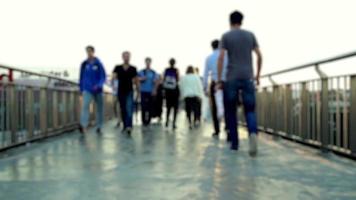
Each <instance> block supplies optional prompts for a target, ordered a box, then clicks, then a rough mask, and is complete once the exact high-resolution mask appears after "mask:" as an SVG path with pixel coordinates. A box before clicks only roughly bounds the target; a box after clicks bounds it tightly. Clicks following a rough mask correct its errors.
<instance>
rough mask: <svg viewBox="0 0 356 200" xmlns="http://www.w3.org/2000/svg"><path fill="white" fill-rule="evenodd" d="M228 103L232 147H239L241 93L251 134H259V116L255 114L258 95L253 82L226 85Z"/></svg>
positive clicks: (246, 81)
mask: <svg viewBox="0 0 356 200" xmlns="http://www.w3.org/2000/svg"><path fill="white" fill-rule="evenodd" d="M225 86H226V97H227V103H228V108H229V109H228V110H227V115H228V127H229V132H230V137H231V142H232V143H231V147H232V148H236V147H238V146H239V141H238V132H237V102H238V99H239V93H240V92H241V96H242V105H243V107H244V111H245V119H246V122H247V128H248V132H249V134H257V116H256V112H255V107H256V94H255V84H254V81H253V80H231V81H227V82H226V83H225Z"/></svg>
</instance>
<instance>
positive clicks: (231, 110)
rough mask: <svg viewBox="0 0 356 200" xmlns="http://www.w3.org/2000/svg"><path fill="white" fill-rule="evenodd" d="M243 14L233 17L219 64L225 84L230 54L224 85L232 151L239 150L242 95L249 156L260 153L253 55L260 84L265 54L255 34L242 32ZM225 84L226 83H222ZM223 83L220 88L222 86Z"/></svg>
mask: <svg viewBox="0 0 356 200" xmlns="http://www.w3.org/2000/svg"><path fill="white" fill-rule="evenodd" d="M242 20H243V15H242V13H240V12H238V11H235V12H233V13H232V14H231V15H230V24H231V30H230V31H229V32H227V33H225V34H224V35H223V37H222V39H221V46H220V56H219V61H218V80H219V83H220V82H221V74H222V70H223V63H224V57H225V52H227V54H228V58H229V61H228V67H227V77H226V82H225V83H224V84H225V85H224V90H225V93H226V95H225V97H226V102H227V104H228V105H227V107H228V109H226V115H225V116H226V117H227V118H228V119H227V121H228V123H227V125H228V129H229V133H230V139H231V149H232V150H238V148H239V142H238V133H237V101H238V97H239V94H240V93H241V96H242V100H243V106H244V111H245V119H246V122H247V127H248V131H249V136H250V137H249V141H250V142H249V144H250V150H249V153H250V155H251V156H255V155H256V154H257V117H256V112H255V107H256V95H255V82H254V73H253V62H252V52H255V53H256V55H257V75H256V79H255V80H256V84H257V85H259V83H260V73H261V66H262V55H261V52H260V49H259V47H258V44H257V40H256V38H255V36H254V34H253V33H251V32H249V31H246V30H243V29H241V24H242ZM221 84H222V83H221ZM221 84H220V87H221Z"/></svg>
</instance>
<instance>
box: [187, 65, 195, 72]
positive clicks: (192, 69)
mask: <svg viewBox="0 0 356 200" xmlns="http://www.w3.org/2000/svg"><path fill="white" fill-rule="evenodd" d="M186 73H187V74H194V73H195V70H194V67H193V66H188V68H187V72H186Z"/></svg>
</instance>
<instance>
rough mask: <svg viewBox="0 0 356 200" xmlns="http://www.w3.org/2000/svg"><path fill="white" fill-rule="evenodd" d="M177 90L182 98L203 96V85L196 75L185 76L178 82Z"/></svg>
mask: <svg viewBox="0 0 356 200" xmlns="http://www.w3.org/2000/svg"><path fill="white" fill-rule="evenodd" d="M179 89H180V91H181V95H182V97H183V98H186V97H200V98H202V97H203V96H204V91H203V84H202V82H201V79H200V77H199V76H198V75H196V74H187V75H185V76H183V77H182V78H181V79H180V81H179Z"/></svg>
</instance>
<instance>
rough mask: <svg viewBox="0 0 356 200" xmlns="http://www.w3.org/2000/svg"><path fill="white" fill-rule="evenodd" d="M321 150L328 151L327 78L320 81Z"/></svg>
mask: <svg viewBox="0 0 356 200" xmlns="http://www.w3.org/2000/svg"><path fill="white" fill-rule="evenodd" d="M320 112H321V134H320V138H321V148H322V151H323V152H326V151H328V146H329V143H330V137H329V87H328V78H325V77H324V78H322V79H321V111H320Z"/></svg>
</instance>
